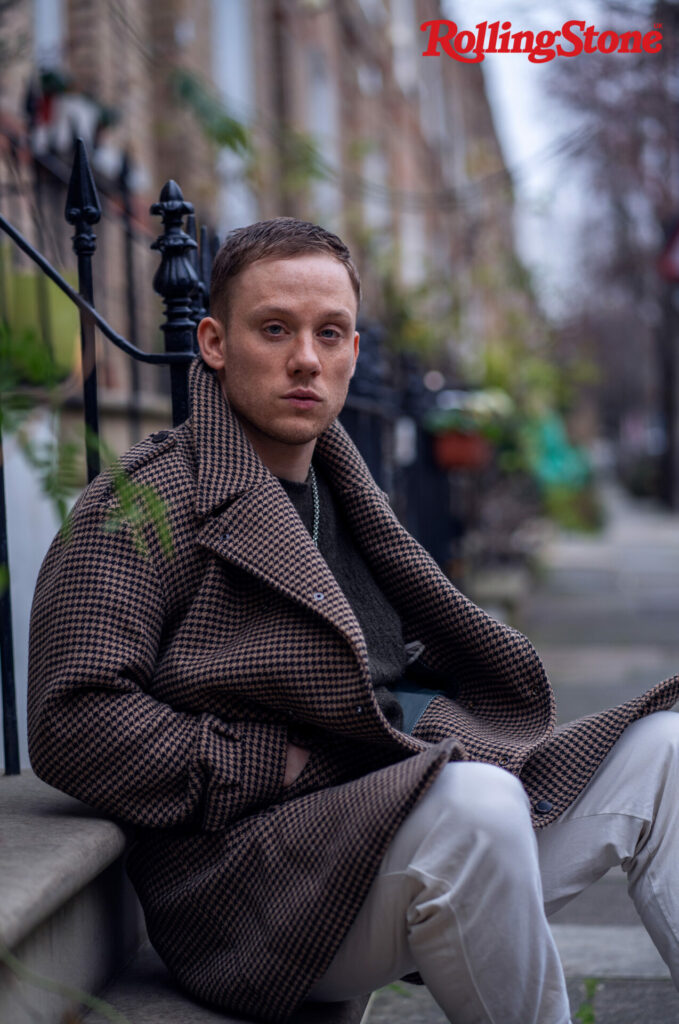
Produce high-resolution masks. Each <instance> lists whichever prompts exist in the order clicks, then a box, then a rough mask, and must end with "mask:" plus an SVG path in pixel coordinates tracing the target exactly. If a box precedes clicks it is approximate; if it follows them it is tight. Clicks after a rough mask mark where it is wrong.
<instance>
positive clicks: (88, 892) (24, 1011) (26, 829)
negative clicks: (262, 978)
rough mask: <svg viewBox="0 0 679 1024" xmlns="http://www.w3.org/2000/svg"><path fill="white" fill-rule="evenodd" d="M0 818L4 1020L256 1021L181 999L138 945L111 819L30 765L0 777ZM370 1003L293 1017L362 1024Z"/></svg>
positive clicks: (310, 1009)
mask: <svg viewBox="0 0 679 1024" xmlns="http://www.w3.org/2000/svg"><path fill="white" fill-rule="evenodd" d="M0 822H1V825H0V1022H2V1024H66V1022H71V1024H75V1022H76V1020H82V1019H85V1020H87V1022H88V1024H99V1022H103V1021H107V1022H108V1021H111V1020H115V1021H116V1022H117V1024H160V1022H162V1024H194V1022H195V1024H208V1022H210V1024H211V1022H215V1024H217V1022H219V1024H252V1022H251V1021H249V1022H246V1021H244V1020H243V1019H242V1018H236V1017H233V1016H230V1015H225V1014H223V1013H218V1012H216V1011H214V1010H210V1009H207V1008H206V1007H202V1006H199V1005H198V1004H196V1003H194V1002H193V1001H191V1000H190V999H189V998H187V997H186V996H184V995H183V994H182V993H181V992H179V990H178V989H177V988H176V986H175V985H174V983H173V982H172V980H171V978H170V975H169V973H168V971H167V970H166V968H165V967H164V966H163V964H162V963H161V961H160V959H159V958H158V956H157V955H156V954H155V952H154V951H153V950H152V949H151V948H150V946H149V945H148V944H145V945H144V944H143V940H144V938H145V933H144V927H143V916H142V913H141V908H140V906H139V903H138V900H137V898H136V896H135V894H134V892H133V890H132V887H131V885H130V883H129V881H128V880H127V877H126V875H125V871H124V867H123V855H124V852H125V848H126V846H127V838H126V836H125V833H124V831H123V830H122V829H121V828H120V827H119V826H118V825H116V824H115V823H113V822H111V821H107V820H106V819H102V818H100V817H97V815H96V813H95V812H94V811H91V810H89V809H88V808H87V807H85V806H84V805H83V804H81V803H80V802H79V801H78V800H73V799H71V798H70V797H67V796H64V794H62V793H59V792H58V791H57V790H55V789H52V788H51V787H50V786H47V785H45V784H44V783H43V782H41V781H40V780H39V779H37V778H36V777H35V776H34V775H33V774H32V773H31V772H24V773H23V774H22V775H20V776H5V777H3V778H0ZM140 946H141V948H140ZM112 979H116V980H115V982H114V983H113V984H112V983H111V982H112ZM107 986H108V987H107ZM102 992H103V995H102V997H101V998H102V999H103V1000H105V1002H106V1004H108V1005H107V1006H105V1007H103V1009H102V1008H101V1007H100V1008H99V1009H97V1006H96V1000H93V998H92V996H93V995H94V996H96V994H98V993H102ZM367 1001H368V1000H367V997H366V998H365V999H361V1000H355V1001H352V1002H347V1003H333V1004H311V1003H310V1004H308V1005H306V1006H304V1007H302V1009H301V1011H300V1012H299V1013H298V1014H297V1015H296V1016H295V1017H294V1019H293V1021H292V1022H291V1024H360V1022H361V1019H362V1017H363V1014H364V1010H365V1006H366V1003H367ZM88 1009H89V1010H90V1012H89V1013H88V1012H87V1010H88ZM111 1009H112V1010H113V1013H114V1015H113V1016H111ZM82 1013H85V1017H84V1018H82V1017H81V1014H82Z"/></svg>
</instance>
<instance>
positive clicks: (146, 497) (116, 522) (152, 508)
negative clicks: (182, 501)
mask: <svg viewBox="0 0 679 1024" xmlns="http://www.w3.org/2000/svg"><path fill="white" fill-rule="evenodd" d="M109 473H110V474H111V478H112V481H113V493H114V494H115V496H116V498H117V500H118V505H117V507H116V508H114V509H111V510H110V512H109V514H108V517H107V519H106V521H105V523H104V530H105V531H106V532H107V533H116V532H117V531H118V530H120V529H121V528H122V527H123V526H127V527H128V528H129V529H130V532H131V534H132V540H133V543H134V546H135V548H136V550H137V551H138V552H139V554H140V555H142V556H143V557H144V558H148V555H149V549H148V543H147V541H146V536H145V533H146V528H147V527H148V526H149V525H151V526H152V527H153V529H155V531H156V533H157V535H158V540H159V542H160V546H161V549H162V551H163V554H164V555H165V557H166V558H172V557H173V555H174V546H173V544H172V531H171V529H170V523H169V519H168V516H167V506H166V504H165V502H164V501H163V500H162V498H161V497H160V496H159V495H158V494H157V492H156V491H155V490H154V488H153V487H151V486H150V485H149V484H141V483H137V482H136V481H135V480H130V478H129V476H128V475H127V473H126V472H125V470H124V469H123V468H122V466H121V465H120V463H119V462H117V461H115V462H112V463H111V464H110V466H109Z"/></svg>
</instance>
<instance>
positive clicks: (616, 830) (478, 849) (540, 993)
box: [310, 711, 679, 1024]
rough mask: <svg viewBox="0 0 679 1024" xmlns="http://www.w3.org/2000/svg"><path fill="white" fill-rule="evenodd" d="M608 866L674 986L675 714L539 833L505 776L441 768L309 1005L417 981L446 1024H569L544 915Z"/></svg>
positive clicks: (642, 730) (628, 746)
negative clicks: (620, 875)
mask: <svg viewBox="0 0 679 1024" xmlns="http://www.w3.org/2000/svg"><path fill="white" fill-rule="evenodd" d="M616 864H620V865H622V868H623V870H624V871H625V872H626V874H627V879H628V889H629V893H630V896H631V897H632V899H633V900H634V903H635V905H636V907H637V910H638V912H639V914H640V916H641V919H642V921H643V923H644V925H645V926H646V929H647V931H648V932H649V934H650V936H651V938H652V939H653V941H654V943H655V945H656V946H657V948H658V950H659V951H660V953H661V955H662V956H663V958H664V959H665V961H666V963H667V964H668V965H669V967H670V970H671V973H672V977H673V979H674V984H675V985H676V986H677V988H679V715H677V714H675V713H674V712H671V711H659V712H656V713H655V714H653V715H651V716H649V717H647V718H643V719H640V720H639V721H637V722H634V723H633V724H632V725H630V726H628V728H627V729H626V730H625V732H624V733H623V735H622V737H621V738H620V740H618V742H617V743H616V744H615V746H614V747H613V749H612V750H611V751H610V753H609V754H608V756H607V757H606V759H605V760H604V761H603V762H602V764H601V765H600V767H599V768H598V770H597V772H596V773H595V775H594V776H593V778H592V779H591V781H590V783H589V784H588V786H587V787H586V788H585V790H584V791H583V792H582V793H581V794H580V796H579V797H578V798H577V800H575V802H574V803H573V804H572V805H571V806H570V807H569V809H568V810H567V811H566V812H565V813H564V814H562V815H561V817H560V818H558V819H557V820H556V821H555V822H554V823H553V824H551V825H548V826H547V827H546V828H545V829H543V830H542V831H540V832H537V833H535V832H534V831H533V829H532V827H531V823H530V816H529V807H528V799H527V797H526V794H525V791H524V789H523V787H522V786H521V784H520V783H519V782H518V781H517V780H516V779H515V778H514V777H513V776H512V775H510V774H509V773H508V772H506V771H504V769H502V768H496V767H495V766H494V765H489V764H478V763H470V762H454V763H451V764H448V765H446V767H445V768H444V769H443V771H442V772H441V774H440V775H439V776H438V778H437V779H436V781H435V782H434V783H433V785H432V786H431V788H430V789H429V791H428V792H427V793H426V794H425V796H424V797H422V799H421V800H420V802H419V803H418V804H417V806H416V807H415V809H414V810H413V811H412V813H411V814H410V815H409V816H408V818H407V819H406V821H405V822H404V823H403V825H402V826H401V828H400V829H399V830H398V832H397V833H396V835H395V836H394V839H393V840H392V842H391V844H390V846H389V848H388V850H387V853H386V855H385V857H384V859H383V861H382V863H381V866H380V869H379V872H378V874H377V876H376V878H375V880H374V882H373V884H372V887H371V888H370V890H369V892H368V896H367V898H366V900H365V902H364V903H363V905H362V907H361V910H360V911H359V913H358V916H357V917H356V919H355V921H354V923H353V925H352V927H351V929H350V930H349V932H348V934H347V935H346V937H345V939H344V941H343V943H342V945H341V946H340V948H339V950H338V952H337V954H336V956H335V958H334V959H333V961H332V963H331V965H330V967H329V969H328V971H327V973H326V974H325V975H324V976H323V978H321V980H320V981H319V982H318V983H317V984H316V985H315V987H314V989H313V990H312V992H311V993H310V998H312V999H319V1000H324V1001H333V1000H338V999H347V998H351V997H353V996H356V995H359V994H361V993H366V992H371V991H373V990H374V989H376V988H380V987H381V986H382V985H386V984H388V983H389V982H392V981H395V980H396V979H398V978H401V977H402V976H403V975H404V974H407V973H409V972H410V971H413V970H418V971H419V972H420V974H421V975H422V978H423V980H424V982H425V984H426V985H427V986H428V988H429V990H430V992H431V993H432V995H433V997H434V998H435V999H436V1001H437V1003H438V1004H439V1005H440V1006H441V1008H442V1009H443V1011H444V1013H445V1014H446V1016H447V1017H448V1019H449V1020H450V1021H451V1022H453V1021H454V1024H567V1022H568V1021H569V1020H570V1012H569V1008H568V1000H567V995H566V984H565V980H564V975H563V970H562V967H561V963H560V961H559V957H558V954H557V950H556V947H555V944H554V940H553V938H552V935H551V932H550V929H549V926H548V924H547V916H548V915H549V914H550V913H553V912H555V911H556V910H558V909H559V908H560V907H561V906H563V905H564V904H565V903H567V902H568V900H569V899H572V898H573V897H574V896H576V895H577V894H578V893H579V892H581V891H582V890H583V889H585V888H586V887H587V886H588V885H590V884H591V883H592V882H594V881H596V880H597V879H598V878H600V877H601V876H602V875H603V874H605V872H606V871H607V870H608V869H609V868H610V867H612V866H613V865H616Z"/></svg>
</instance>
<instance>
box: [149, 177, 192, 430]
mask: <svg viewBox="0 0 679 1024" xmlns="http://www.w3.org/2000/svg"><path fill="white" fill-rule="evenodd" d="M151 213H152V214H154V216H160V217H162V218H163V227H164V229H165V230H164V232H163V234H162V235H159V236H158V238H157V239H156V240H155V242H154V243H153V244H152V246H151V248H152V249H157V250H158V251H159V252H160V256H161V260H160V266H159V267H158V270H157V271H156V273H155V276H154V278H153V288H154V291H156V292H158V294H159V295H160V296H162V299H163V301H164V303H165V323H164V324H161V325H160V328H161V330H162V331H163V333H164V335H165V351H166V352H195V351H196V350H197V346H196V326H195V323H194V311H193V306H192V298H193V294H194V292H195V290H196V288H197V286H198V274H197V273H196V270H195V267H194V259H195V249H196V247H197V246H196V242H195V239H193V238H191V237H190V236H189V235H187V233H186V232H185V231H184V229H183V227H182V222H183V220H184V217H185V216H186V215H187V214H189V213H193V204H192V203H187V202H186V201H185V199H184V196H183V195H182V190H181V189H180V187H179V185H178V184H177V182H176V181H168V182H166V184H165V185H163V188H162V191H161V193H160V199H159V201H158V202H157V203H154V204H153V206H152V207H151ZM170 377H171V381H172V408H173V414H172V415H173V420H174V423H175V424H177V423H181V422H182V421H183V420H184V419H185V418H186V416H187V415H188V398H187V391H186V368H185V367H183V366H171V367H170Z"/></svg>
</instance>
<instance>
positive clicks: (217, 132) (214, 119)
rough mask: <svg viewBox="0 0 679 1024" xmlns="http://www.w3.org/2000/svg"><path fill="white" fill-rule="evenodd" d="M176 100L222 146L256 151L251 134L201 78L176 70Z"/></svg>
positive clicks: (173, 83) (172, 84) (208, 135)
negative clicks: (191, 113) (253, 147)
mask: <svg viewBox="0 0 679 1024" xmlns="http://www.w3.org/2000/svg"><path fill="white" fill-rule="evenodd" d="M170 84H171V86H172V89H173V91H174V94H175V96H176V97H177V98H178V99H179V100H181V102H182V103H184V104H185V105H186V106H187V107H189V108H190V109H191V110H192V111H193V113H194V114H195V116H196V119H197V120H198V123H199V124H200V126H201V128H202V129H203V131H204V132H205V134H206V136H207V137H208V138H209V139H211V140H212V141H213V142H215V143H216V144H217V145H218V146H222V147H226V148H227V149H231V150H233V151H234V152H235V153H241V154H246V153H248V152H250V150H251V148H252V140H251V137H250V132H249V131H248V129H247V128H246V127H245V125H244V124H243V123H242V122H241V121H238V120H237V119H236V118H235V117H232V115H231V114H229V112H228V111H227V110H226V108H225V106H224V104H223V103H222V102H221V101H220V100H219V99H218V98H217V97H216V96H214V95H213V93H212V92H210V90H209V88H208V87H207V86H206V85H205V83H204V82H203V81H202V80H201V79H200V78H199V76H198V75H196V74H194V73H193V72H192V71H188V70H187V69H186V68H176V69H175V70H174V71H173V72H172V74H171V77H170Z"/></svg>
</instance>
